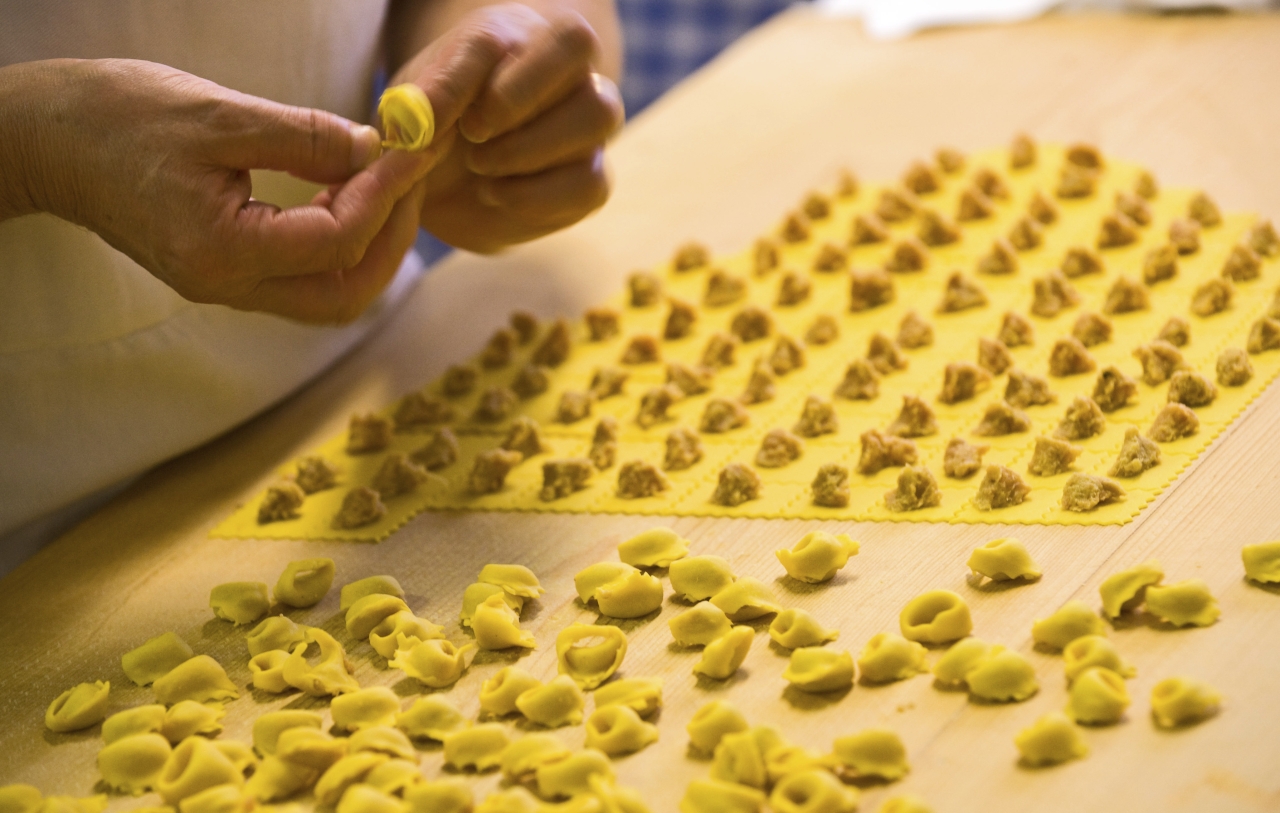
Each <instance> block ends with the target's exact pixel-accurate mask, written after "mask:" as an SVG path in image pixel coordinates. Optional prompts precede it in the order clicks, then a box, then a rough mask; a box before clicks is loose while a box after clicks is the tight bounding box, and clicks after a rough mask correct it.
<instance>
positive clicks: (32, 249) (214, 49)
mask: <svg viewBox="0 0 1280 813" xmlns="http://www.w3.org/2000/svg"><path fill="white" fill-rule="evenodd" d="M385 14H386V0H324V2H317V1H316V0H0V20H3V23H0V64H13V63H17V62H26V61H31V60H39V59H50V58H54V57H79V58H103V57H127V58H132V59H145V60H150V61H153V62H159V63H163V64H166V65H170V66H172V67H175V68H178V69H180V70H184V71H187V72H190V73H193V74H195V75H198V76H201V77H204V78H206V79H210V80H212V81H214V82H217V83H219V84H221V85H225V86H227V87H230V88H234V89H236V90H240V91H243V92H245V93H251V94H254V95H257V96H262V97H265V98H268V99H273V100H275V101H278V102H283V103H286V104H294V105H302V106H306V107H316V108H322V109H325V110H330V111H332V112H334V113H337V114H339V115H342V116H346V117H348V118H351V119H353V120H356V121H365V120H367V119H368V111H369V110H370V100H371V96H372V84H373V75H374V71H375V69H376V66H377V62H378V58H379V48H380V45H381V35H382V27H383V22H384V17H385ZM280 177H281V176H278V175H277V176H274V177H272V178H269V179H266V180H269V181H271V182H274V184H275V185H276V186H277V187H281V188H277V189H275V190H274V191H273V192H270V193H266V192H264V190H263V188H262V187H263V184H262V181H263V179H262V178H260V177H259V176H256V175H255V186H254V194H255V196H257V197H261V198H264V199H267V200H273V202H277V203H288V202H290V199H292V201H294V202H297V201H300V200H305V199H306V198H307V197H308V196H309V193H310V190H309V189H305V188H301V185H298V186H297V187H295V188H294V189H292V190H290V189H287V188H283V187H288V186H289V183H288V182H287V181H286V182H283V183H282V182H281V181H280ZM420 273H421V261H419V260H418V259H417V256H416V255H415V254H414V253H413V252H410V254H409V256H408V257H407V258H406V260H405V263H404V264H403V265H402V266H401V268H400V272H399V274H398V275H397V277H396V280H395V282H393V283H392V285H391V287H390V288H389V289H388V291H387V292H386V293H385V294H384V295H383V296H382V298H381V299H379V301H378V302H377V303H375V304H374V306H373V307H372V308H370V310H369V311H368V312H367V313H366V314H365V315H364V316H363V317H361V319H360V320H358V321H357V322H356V323H355V324H352V325H349V326H346V327H342V328H318V327H308V326H303V325H300V324H296V323H293V322H289V321H287V320H285V319H281V318H277V317H274V316H269V315H265V314H252V313H242V312H239V311H234V310H231V309H229V308H225V307H221V306H217V305H197V304H193V303H190V302H187V301H186V300H184V299H182V298H181V297H179V296H178V295H177V294H176V293H174V292H173V291H172V290H171V289H170V288H168V287H167V286H165V285H164V284H163V283H161V282H160V281H158V280H156V279H155V278H154V277H152V276H151V275H150V274H148V273H147V272H146V271H144V270H143V269H142V268H141V267H139V266H138V265H136V264H134V263H133V262H132V261H131V260H130V259H128V258H127V257H125V256H124V255H123V254H120V253H119V252H117V251H115V250H114V249H112V248H111V247H109V246H108V245H107V244H106V243H104V242H103V241H102V240H101V239H99V238H98V237H97V236H96V235H94V234H93V233H91V232H89V231H86V230H84V229H81V228H79V227H77V226H73V225H71V224H69V223H67V222H65V221H62V220H59V219H57V218H54V217H52V216H49V215H33V216H28V217H21V218H16V219H12V220H9V221H6V222H4V223H0V547H7V548H8V549H7V550H3V551H0V574H3V572H5V571H6V570H8V569H9V567H11V566H12V565H13V564H16V560H18V557H20V556H21V555H23V554H24V553H25V551H20V550H17V548H19V547H26V548H32V547H33V546H34V545H35V544H36V543H38V542H39V541H40V540H38V539H37V538H35V537H39V536H41V535H46V536H47V533H45V534H41V533H32V532H31V529H33V528H49V527H53V526H56V525H57V522H56V518H57V517H58V516H59V515H60V512H61V515H63V516H65V515H66V512H67V511H68V510H70V509H69V508H68V507H69V506H72V505H73V504H74V503H77V501H80V502H81V504H82V505H83V501H85V500H88V499H92V495H94V494H101V493H103V491H104V490H105V489H110V488H111V486H112V485H113V484H117V483H120V482H122V481H124V480H127V479H128V478H130V477H133V476H135V475H137V474H139V473H141V472H143V471H145V470H146V469H148V468H150V467H152V466H154V465H155V464H156V463H159V462H160V461H162V460H165V459H167V458H170V457H173V456H175V455H178V454H180V453H182V452H184V451H187V450H188V449H192V448H194V447H196V446H199V445H200V444H202V443H204V442H206V441H207V440H209V439H210V438H213V437H214V436H216V435H218V434H220V433H222V432H224V431H226V430H227V429H229V428H231V427H233V426H235V425H236V424H238V423H240V422H242V421H244V420H246V419H248V418H249V417H251V416H253V415H254V414H256V413H258V412H260V411H262V410H263V409H264V408H266V407H268V406H269V405H271V404H273V403H275V402H276V401H279V400H280V399H281V398H283V397H284V396H285V395H287V394H288V393H289V392H291V391H293V390H294V389H296V388H297V387H298V386H299V385H301V384H303V383H304V382H306V381H307V380H308V379H309V378H311V377H312V376H314V375H316V374H317V373H319V372H320V371H321V370H323V369H325V367H326V366H328V365H329V364H330V363H331V362H333V361H334V359H336V358H337V357H338V356H340V355H342V354H343V353H344V352H346V351H347V350H349V349H351V347H352V346H353V345H354V344H355V343H356V342H358V341H359V340H360V339H361V337H363V336H364V335H365V334H366V333H367V332H368V331H369V329H370V328H371V327H372V326H373V325H374V324H375V323H376V322H377V321H378V320H379V319H380V318H382V316H383V315H384V314H385V312H386V311H387V309H388V308H389V307H390V305H391V304H392V303H394V302H395V301H397V300H398V299H399V298H400V297H401V296H402V294H403V293H404V292H405V291H406V290H407V289H408V288H409V287H410V286H411V285H412V283H413V282H414V281H415V280H416V279H417V277H418V276H419V275H420ZM24 528H25V531H24V530H23V529H24ZM6 535H7V536H8V539H7V540H6V539H5V537H6ZM6 563H7V564H8V565H9V567H5V566H4V565H5V564H6Z"/></svg>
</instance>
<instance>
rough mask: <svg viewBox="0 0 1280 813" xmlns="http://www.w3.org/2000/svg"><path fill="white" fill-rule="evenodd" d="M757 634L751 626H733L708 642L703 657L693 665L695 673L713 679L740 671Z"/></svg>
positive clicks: (723, 678)
mask: <svg viewBox="0 0 1280 813" xmlns="http://www.w3.org/2000/svg"><path fill="white" fill-rule="evenodd" d="M754 636H755V632H754V630H752V629H751V627H747V626H739V627H732V628H731V629H730V630H729V631H728V632H727V633H725V634H724V635H722V636H720V637H719V638H717V639H716V640H714V641H712V642H711V643H709V644H707V645H706V647H705V648H704V649H703V650H702V658H701V660H699V661H698V662H697V664H695V665H694V667H693V673H694V674H695V675H705V676H706V677H709V678H711V679H712V680H726V679H728V678H730V677H732V676H733V673H734V672H736V671H738V668H739V667H740V666H742V664H743V662H744V661H745V660H746V659H747V653H748V652H750V651H751V641H752V639H753V638H754Z"/></svg>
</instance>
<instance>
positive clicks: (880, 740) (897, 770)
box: [832, 728, 911, 782]
mask: <svg viewBox="0 0 1280 813" xmlns="http://www.w3.org/2000/svg"><path fill="white" fill-rule="evenodd" d="M832 751H833V752H834V754H835V757H836V759H838V760H839V761H840V763H841V764H842V765H844V766H846V767H848V768H849V769H851V770H852V771H853V772H854V773H855V774H856V775H857V776H873V777H877V778H880V779H885V780H888V781H890V782H894V781H897V780H898V779H901V778H902V777H904V776H906V775H907V772H908V771H910V770H911V765H910V764H909V763H908V762H907V749H906V746H904V745H903V744H902V739H901V738H900V737H898V735H897V734H896V733H894V732H892V731H889V730H888V729H884V728H868V729H867V730H865V731H859V732H858V733H857V734H849V735H847V736H844V737H839V738H837V739H836V741H835V744H834V745H833V746H832Z"/></svg>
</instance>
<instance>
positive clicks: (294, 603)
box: [275, 557, 335, 609]
mask: <svg viewBox="0 0 1280 813" xmlns="http://www.w3.org/2000/svg"><path fill="white" fill-rule="evenodd" d="M334 569H335V568H334V564H333V560H332V559H325V558H323V557H321V558H316V559H299V560H298V561H296V562H290V563H289V564H288V565H286V566H285V569H284V572H283V573H281V574H280V579H279V580H278V581H277V582H276V589H275V596H276V601H278V602H280V603H281V604H287V605H289V606H290V607H297V608H299V609H302V608H306V607H313V606H315V605H316V604H319V603H320V599H322V598H324V596H325V593H328V592H329V588H330V587H332V586H333V574H334Z"/></svg>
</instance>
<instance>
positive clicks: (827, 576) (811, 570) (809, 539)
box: [775, 531, 859, 584]
mask: <svg viewBox="0 0 1280 813" xmlns="http://www.w3.org/2000/svg"><path fill="white" fill-rule="evenodd" d="M858 549H859V545H858V543H857V542H855V541H853V540H852V539H850V538H849V537H848V536H847V535H846V534H829V533H826V532H825V531H813V532H812V533H808V534H805V535H804V536H803V537H802V538H801V539H800V541H799V542H797V543H796V544H795V546H794V547H792V548H790V549H787V548H781V549H779V550H778V551H776V552H775V555H776V556H777V557H778V561H779V562H781V563H782V567H783V568H784V569H786V571H787V575H788V576H790V577H791V578H793V579H796V580H797V581H802V582H807V583H809V584H820V583H822V582H826V581H831V579H832V578H834V577H835V575H836V572H837V571H839V570H840V568H842V567H844V566H845V564H846V563H847V562H848V561H849V557H850V556H854V555H856V554H857V553H858Z"/></svg>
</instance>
